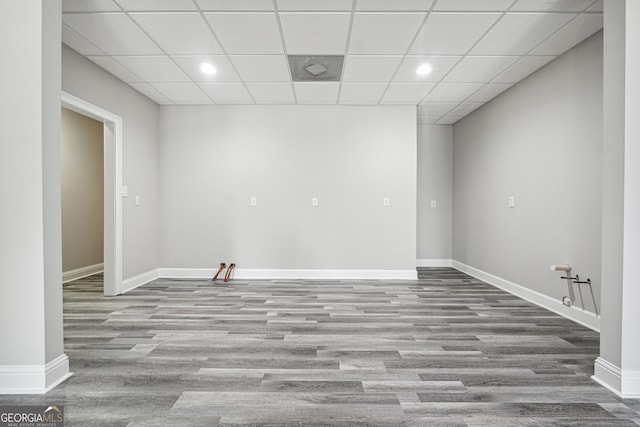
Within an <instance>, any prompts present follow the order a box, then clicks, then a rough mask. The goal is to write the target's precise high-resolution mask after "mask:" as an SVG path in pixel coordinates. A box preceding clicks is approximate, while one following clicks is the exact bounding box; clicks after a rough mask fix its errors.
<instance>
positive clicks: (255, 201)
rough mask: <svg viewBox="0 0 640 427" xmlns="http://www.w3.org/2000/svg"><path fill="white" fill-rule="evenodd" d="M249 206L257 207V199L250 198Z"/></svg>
mask: <svg viewBox="0 0 640 427" xmlns="http://www.w3.org/2000/svg"><path fill="white" fill-rule="evenodd" d="M251 206H252V207H256V206H258V198H257V197H252V198H251Z"/></svg>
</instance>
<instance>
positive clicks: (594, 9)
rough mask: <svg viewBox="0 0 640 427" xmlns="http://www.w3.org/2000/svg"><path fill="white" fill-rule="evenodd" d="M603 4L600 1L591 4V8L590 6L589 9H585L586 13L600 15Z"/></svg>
mask: <svg viewBox="0 0 640 427" xmlns="http://www.w3.org/2000/svg"><path fill="white" fill-rule="evenodd" d="M603 6H604V4H603V1H602V0H598V1H597V2H595V3H594V4H593V6H591V7H590V8H589V9H587V11H589V12H600V13H602V12H603V10H604V7H603Z"/></svg>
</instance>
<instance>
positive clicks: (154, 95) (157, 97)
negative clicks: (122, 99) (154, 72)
mask: <svg viewBox="0 0 640 427" xmlns="http://www.w3.org/2000/svg"><path fill="white" fill-rule="evenodd" d="M130 85H131V87H132V88H134V89H135V90H137V91H138V92H140V93H141V94H143V95H144V96H146V97H147V98H151V99H152V100H154V101H155V102H157V103H158V104H171V101H170V100H169V98H167V97H166V96H164V95H163V94H161V93H160V92H158V91H157V90H156V89H155V88H153V87H151V85H148V84H147V83H130Z"/></svg>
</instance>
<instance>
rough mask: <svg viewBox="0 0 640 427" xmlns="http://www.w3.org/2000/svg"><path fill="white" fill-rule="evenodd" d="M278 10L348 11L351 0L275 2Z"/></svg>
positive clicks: (280, 0) (351, 5)
mask: <svg viewBox="0 0 640 427" xmlns="http://www.w3.org/2000/svg"><path fill="white" fill-rule="evenodd" d="M276 2H277V4H278V10H313V11H345V10H348V11H350V10H351V9H352V8H353V0H276Z"/></svg>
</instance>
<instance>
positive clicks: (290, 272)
mask: <svg viewBox="0 0 640 427" xmlns="http://www.w3.org/2000/svg"><path fill="white" fill-rule="evenodd" d="M215 273H216V269H215V268H161V269H159V276H160V277H163V278H171V279H205V278H211V277H213V275H214V274H215ZM231 278H232V279H238V280H279V279H303V280H376V279H382V280H417V279H418V274H417V272H416V270H294V269H280V270H278V269H235V270H234V271H233V274H232V276H231Z"/></svg>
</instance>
